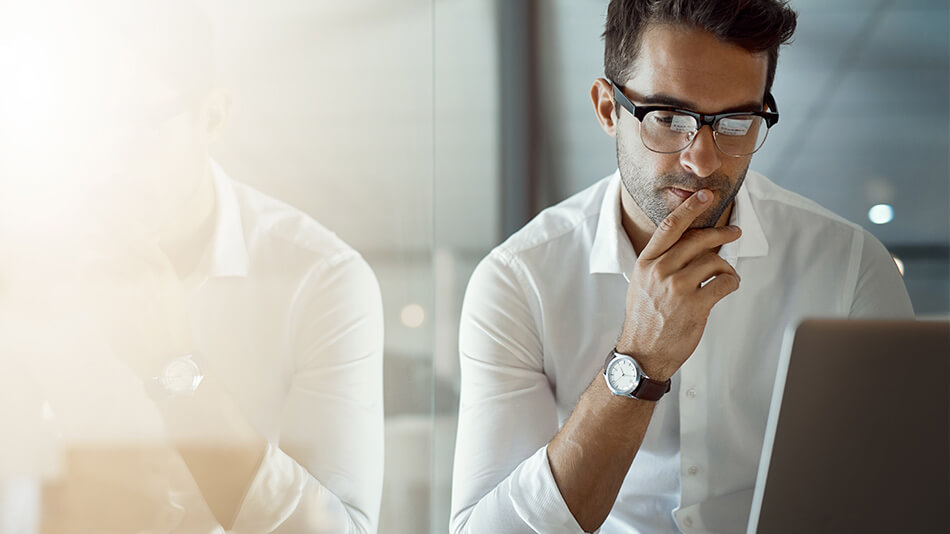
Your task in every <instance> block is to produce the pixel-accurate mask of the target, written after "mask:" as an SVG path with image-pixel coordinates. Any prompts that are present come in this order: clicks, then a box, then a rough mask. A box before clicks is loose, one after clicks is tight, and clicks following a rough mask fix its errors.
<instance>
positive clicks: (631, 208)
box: [620, 185, 735, 256]
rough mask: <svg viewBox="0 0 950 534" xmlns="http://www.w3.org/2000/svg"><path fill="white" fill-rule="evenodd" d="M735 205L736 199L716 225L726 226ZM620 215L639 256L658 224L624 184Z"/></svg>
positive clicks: (621, 189)
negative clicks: (642, 208)
mask: <svg viewBox="0 0 950 534" xmlns="http://www.w3.org/2000/svg"><path fill="white" fill-rule="evenodd" d="M733 206H735V202H734V201H733V202H732V203H730V204H729V207H728V208H726V211H724V212H723V213H722V215H721V216H720V217H719V220H718V221H716V226H725V225H726V224H727V223H728V222H729V217H730V216H732V207H733ZM620 217H621V219H622V224H623V229H624V231H625V232H626V234H627V237H628V238H629V239H630V243H631V244H632V245H633V250H634V252H636V254H637V256H640V251H642V250H643V248H644V247H646V246H647V243H649V242H650V239H651V238H652V237H653V233H654V232H656V225H655V224H653V221H651V220H650V218H649V217H647V216H646V214H645V213H643V210H641V209H640V206H638V205H637V203H636V201H635V200H633V197H632V196H630V193H629V192H627V188H626V187H623V186H622V185H621V187H620Z"/></svg>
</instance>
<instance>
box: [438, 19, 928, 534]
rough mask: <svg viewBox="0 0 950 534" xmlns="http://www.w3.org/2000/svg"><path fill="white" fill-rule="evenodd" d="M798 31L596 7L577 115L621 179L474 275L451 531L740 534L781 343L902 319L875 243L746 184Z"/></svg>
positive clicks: (533, 230) (554, 215) (571, 205)
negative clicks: (609, 143) (587, 91)
mask: <svg viewBox="0 0 950 534" xmlns="http://www.w3.org/2000/svg"><path fill="white" fill-rule="evenodd" d="M795 20H796V15H795V13H794V12H792V11H791V10H790V9H789V8H788V7H787V5H786V4H785V3H784V2H780V1H777V0H751V1H747V2H735V1H727V0H722V1H713V0H653V1H651V0H612V1H611V2H610V5H609V7H608V9H607V21H606V31H605V32H604V38H605V46H606V50H605V67H606V77H605V78H600V79H597V80H596V81H595V82H594V84H593V87H592V88H591V98H592V100H593V104H594V110H595V113H596V117H597V119H598V121H599V123H600V125H601V127H602V128H603V130H604V131H605V132H606V133H607V134H609V135H610V136H612V137H615V138H616V145H617V160H618V167H619V169H618V171H617V172H616V173H614V174H613V175H612V176H610V177H607V178H605V179H603V180H600V181H598V182H597V183H596V184H595V185H593V186H592V187H590V188H588V189H587V190H585V191H582V192H580V193H578V194H577V195H575V196H573V197H572V198H570V199H568V200H566V201H565V202H563V203H561V204H559V205H558V206H555V207H553V208H550V209H548V210H546V211H545V212H543V213H542V214H541V215H539V216H538V217H536V218H535V219H534V220H533V221H531V222H530V223H528V225H526V226H525V227H524V228H523V229H522V230H520V231H519V232H518V233H516V234H515V235H514V236H512V237H511V238H510V239H509V240H508V241H506V242H505V243H504V244H502V245H500V246H499V247H498V248H496V249H495V250H494V251H493V252H492V253H491V254H490V255H489V256H488V257H487V258H485V260H484V261H483V262H482V263H481V264H480V265H479V266H478V268H477V269H476V271H475V273H474V274H473V276H472V280H471V282H470V285H469V288H468V291H467V293H466V297H465V305H464V308H463V313H462V322H461V331H460V341H459V345H460V351H461V371H462V391H461V405H460V410H459V418H460V419H459V429H458V440H457V448H456V457H455V471H454V491H453V506H452V508H453V511H452V530H453V532H470V533H479V532H494V533H507V532H570V533H574V532H577V533H580V532H593V531H597V530H598V529H602V530H601V531H602V532H610V533H614V532H644V533H645V532H650V533H658V532H681V531H683V532H740V531H744V530H745V526H746V520H747V518H748V513H749V508H750V505H751V499H752V489H753V486H754V483H755V477H756V468H757V464H758V460H759V455H760V452H761V447H762V439H763V436H764V433H765V422H766V417H767V414H768V408H769V401H770V398H771V393H772V386H773V384H774V377H775V370H776V365H777V360H778V353H779V349H780V346H781V342H782V336H783V334H784V332H785V329H786V327H787V326H789V325H794V324H795V323H796V322H797V321H798V320H799V319H800V318H802V317H805V316H816V315H817V316H845V317H869V316H876V317H881V316H888V317H911V316H913V311H912V309H911V305H910V300H909V298H908V295H907V292H906V290H905V288H904V285H903V283H902V281H901V278H900V275H899V274H898V271H897V269H896V267H895V265H894V263H893V262H892V261H891V259H890V257H889V255H888V253H887V251H886V250H885V249H884V247H883V246H881V244H880V242H878V241H877V240H876V239H875V238H874V237H872V236H871V235H870V234H869V233H868V232H867V231H865V230H863V229H862V228H861V227H859V226H858V225H855V224H853V223H850V222H848V221H845V220H843V219H841V218H840V217H837V216H835V215H834V214H832V213H830V212H828V211H827V210H824V209H822V208H821V207H820V206H818V205H817V204H815V203H814V202H811V201H809V200H806V199H804V198H802V197H800V196H798V195H795V194H793V193H791V192H789V191H786V190H784V189H781V188H779V187H778V186H776V185H775V184H773V183H772V182H770V181H769V180H767V179H766V178H765V177H763V176H762V175H760V174H757V173H755V172H752V171H748V168H749V163H750V161H751V158H752V155H753V153H754V152H756V151H757V150H758V149H759V148H760V147H761V146H762V144H763V142H764V141H765V138H766V133H767V132H768V129H769V128H770V127H772V126H773V125H775V124H776V123H777V120H778V110H777V107H776V102H775V100H774V99H773V98H772V96H771V94H770V90H771V85H772V80H773V78H774V74H775V68H776V61H777V58H778V50H779V46H780V45H781V44H783V43H784V42H786V41H787V40H788V39H789V38H790V37H791V35H792V33H793V31H794V28H795ZM805 120H808V118H806V119H805ZM828 180H829V183H831V182H833V181H834V177H832V176H829V177H828ZM740 279H741V281H740Z"/></svg>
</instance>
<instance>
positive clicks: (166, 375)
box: [161, 359, 200, 393]
mask: <svg viewBox="0 0 950 534" xmlns="http://www.w3.org/2000/svg"><path fill="white" fill-rule="evenodd" d="M198 376H200V371H199V370H198V366H197V365H195V364H194V363H193V362H191V361H190V360H185V359H178V360H173V361H171V362H170V363H169V364H168V366H166V367H165V371H164V372H163V373H162V377H161V381H162V385H163V386H164V387H165V389H167V390H168V391H169V392H170V393H188V392H191V391H194V387H195V379H196V378H198Z"/></svg>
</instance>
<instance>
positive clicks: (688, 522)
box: [683, 516, 693, 527]
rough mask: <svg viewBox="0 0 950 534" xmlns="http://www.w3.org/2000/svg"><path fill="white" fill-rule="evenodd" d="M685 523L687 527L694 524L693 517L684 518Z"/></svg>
mask: <svg viewBox="0 0 950 534" xmlns="http://www.w3.org/2000/svg"><path fill="white" fill-rule="evenodd" d="M683 524H685V525H686V526H687V527H691V526H693V518H692V517H689V516H686V519H684V520H683Z"/></svg>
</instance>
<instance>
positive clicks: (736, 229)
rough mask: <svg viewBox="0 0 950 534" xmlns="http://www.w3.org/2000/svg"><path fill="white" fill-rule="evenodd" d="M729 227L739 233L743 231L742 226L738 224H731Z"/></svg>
mask: <svg viewBox="0 0 950 534" xmlns="http://www.w3.org/2000/svg"><path fill="white" fill-rule="evenodd" d="M729 228H730V229H731V230H732V231H733V232H735V233H737V234H738V233H740V232H742V228H739V227H738V226H730V227H729Z"/></svg>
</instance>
